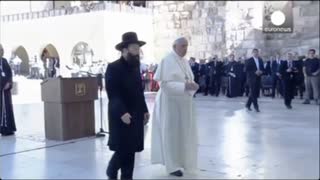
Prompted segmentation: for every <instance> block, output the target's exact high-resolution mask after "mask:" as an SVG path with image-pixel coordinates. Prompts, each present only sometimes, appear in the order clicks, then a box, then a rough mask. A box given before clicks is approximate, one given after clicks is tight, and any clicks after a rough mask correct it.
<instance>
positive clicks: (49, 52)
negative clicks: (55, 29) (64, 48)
mask: <svg viewBox="0 0 320 180" xmlns="http://www.w3.org/2000/svg"><path fill="white" fill-rule="evenodd" d="M45 57H47V58H59V53H58V51H57V48H56V47H55V46H54V45H52V44H47V45H46V46H44V47H43V48H41V51H40V59H41V60H44V59H43V58H45Z"/></svg>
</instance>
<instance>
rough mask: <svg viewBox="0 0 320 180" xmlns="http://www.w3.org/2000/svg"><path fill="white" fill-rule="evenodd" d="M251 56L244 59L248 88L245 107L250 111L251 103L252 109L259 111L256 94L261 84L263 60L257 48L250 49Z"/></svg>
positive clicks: (257, 94)
mask: <svg viewBox="0 0 320 180" xmlns="http://www.w3.org/2000/svg"><path fill="white" fill-rule="evenodd" d="M252 54H253V56H252V57H251V58H249V59H248V60H247V61H246V64H245V71H246V74H247V82H248V85H249V88H250V94H249V98H248V101H247V104H246V108H247V109H248V110H249V111H251V108H250V107H251V104H252V103H253V106H254V109H255V110H256V111H257V112H260V110H259V105H258V96H259V91H260V86H261V75H262V74H263V73H264V66H263V61H262V59H261V58H260V57H259V50H258V49H253V50H252Z"/></svg>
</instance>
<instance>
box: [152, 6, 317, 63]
mask: <svg viewBox="0 0 320 180" xmlns="http://www.w3.org/2000/svg"><path fill="white" fill-rule="evenodd" d="M264 3H265V2H264V1H238V2H237V1H154V2H149V3H148V6H149V7H152V8H153V12H154V22H153V23H154V33H155V36H154V41H155V42H154V48H155V57H156V59H157V60H159V59H161V58H162V57H163V55H164V54H165V53H166V52H168V51H169V50H171V48H172V42H173V40H174V39H175V38H177V37H179V36H185V37H187V38H188V39H189V43H190V44H189V53H188V56H194V57H196V58H198V59H202V58H209V57H211V56H213V55H215V54H217V55H218V56H220V57H222V56H226V55H228V54H229V53H231V52H235V54H236V56H238V57H239V56H250V55H251V50H252V48H254V47H256V48H259V49H261V54H262V56H264V57H267V56H269V55H271V54H273V53H276V52H279V53H281V54H284V53H285V52H288V51H294V52H298V53H299V54H300V55H305V54H306V53H307V49H309V48H315V49H317V50H319V1H288V2H287V3H292V9H293V21H294V22H293V23H294V28H293V33H264V32H262V15H263V6H264ZM318 52H319V51H318Z"/></svg>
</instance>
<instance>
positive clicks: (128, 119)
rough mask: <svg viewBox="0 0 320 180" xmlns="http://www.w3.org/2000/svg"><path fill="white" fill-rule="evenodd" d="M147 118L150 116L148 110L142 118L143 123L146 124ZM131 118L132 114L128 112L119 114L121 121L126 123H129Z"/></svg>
mask: <svg viewBox="0 0 320 180" xmlns="http://www.w3.org/2000/svg"><path fill="white" fill-rule="evenodd" d="M149 118H150V114H149V113H148V112H146V113H144V119H143V124H144V125H147V124H148V122H149ZM131 119H132V116H131V115H130V114H129V113H125V114H124V115H122V116H121V120H122V122H123V123H125V124H127V125H129V124H131Z"/></svg>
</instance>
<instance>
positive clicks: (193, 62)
mask: <svg viewBox="0 0 320 180" xmlns="http://www.w3.org/2000/svg"><path fill="white" fill-rule="evenodd" d="M190 66H191V70H192V72H193V75H194V81H195V82H196V83H199V63H197V62H196V59H195V58H194V57H190Z"/></svg>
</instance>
